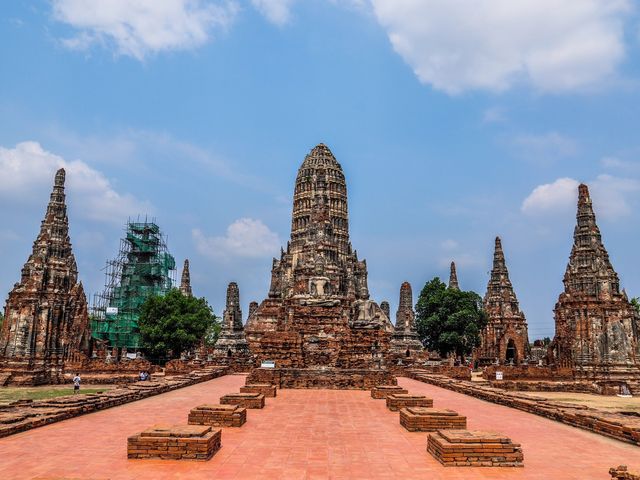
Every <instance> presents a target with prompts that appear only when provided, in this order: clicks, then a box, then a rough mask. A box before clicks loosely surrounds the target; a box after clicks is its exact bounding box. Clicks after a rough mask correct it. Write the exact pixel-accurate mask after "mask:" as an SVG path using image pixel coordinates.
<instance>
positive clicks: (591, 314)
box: [552, 184, 639, 375]
mask: <svg viewBox="0 0 640 480" xmlns="http://www.w3.org/2000/svg"><path fill="white" fill-rule="evenodd" d="M555 321H556V335H555V338H554V341H553V343H552V350H553V352H554V356H555V360H556V361H557V362H558V363H560V364H561V365H564V366H580V367H581V368H591V369H595V370H598V371H599V370H601V369H602V368H603V367H604V368H605V369H606V370H607V371H608V372H609V373H607V375H610V372H611V368H612V367H613V366H615V365H632V364H637V362H638V358H639V352H638V348H639V346H638V333H637V332H638V314H637V313H636V311H635V309H634V308H633V307H632V305H631V304H630V303H629V300H628V299H627V296H626V294H625V293H624V291H621V290H620V281H619V279H618V274H617V273H616V272H615V270H614V269H613V266H612V265H611V261H610V260H609V254H608V253H607V250H606V249H605V247H604V245H603V243H602V236H601V234H600V229H599V228H598V225H597V223H596V216H595V214H594V212H593V205H592V201H591V196H590V195H589V188H588V187H587V186H586V185H584V184H582V185H580V186H579V187H578V209H577V215H576V226H575V229H574V232H573V247H572V248H571V255H570V257H569V263H568V265H567V269H566V271H565V274H564V292H563V293H561V294H560V297H559V298H558V303H557V304H556V307H555Z"/></svg>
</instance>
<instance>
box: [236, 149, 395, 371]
mask: <svg viewBox="0 0 640 480" xmlns="http://www.w3.org/2000/svg"><path fill="white" fill-rule="evenodd" d="M392 330H393V326H392V325H391V322H390V321H389V319H388V317H387V315H385V314H384V313H383V312H382V310H381V309H380V307H379V306H378V305H377V304H376V303H375V302H373V301H371V300H370V299H369V289H368V286H367V264H366V262H365V261H364V260H362V261H361V260H358V255H357V253H356V251H355V250H353V248H352V247H351V242H350V240H349V216H348V209H347V185H346V181H345V177H344V173H343V171H342V167H341V166H340V164H339V163H338V161H337V160H336V158H335V157H334V156H333V153H331V151H330V150H329V148H328V147H327V146H325V145H323V144H320V145H318V146H316V147H315V148H314V149H313V150H311V152H310V153H309V154H308V155H307V156H306V157H305V159H304V161H303V162H302V165H301V166H300V168H299V170H298V175H297V178H296V183H295V190H294V194H293V214H292V221H291V240H290V241H289V242H288V243H287V246H286V250H282V251H281V253H280V258H279V259H274V260H273V266H272V269H271V285H270V287H269V296H268V298H267V299H266V300H264V301H263V302H262V303H261V304H260V306H259V307H258V310H257V311H256V312H255V314H253V315H252V316H251V317H250V319H249V321H248V324H247V327H246V334H247V339H248V341H249V343H250V347H251V351H252V353H253V354H255V355H256V358H257V360H258V361H261V360H273V361H275V362H276V366H279V367H295V368H370V367H373V366H375V367H376V368H378V367H379V366H380V365H381V363H383V358H384V354H385V352H387V351H388V347H389V337H390V333H391V332H392Z"/></svg>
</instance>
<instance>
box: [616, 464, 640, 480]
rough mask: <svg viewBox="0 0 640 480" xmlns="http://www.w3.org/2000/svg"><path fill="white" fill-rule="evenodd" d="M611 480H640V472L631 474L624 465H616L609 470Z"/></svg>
mask: <svg viewBox="0 0 640 480" xmlns="http://www.w3.org/2000/svg"><path fill="white" fill-rule="evenodd" d="M609 475H611V480H640V472H631V471H629V469H627V466H626V465H618V466H617V467H611V468H610V469H609Z"/></svg>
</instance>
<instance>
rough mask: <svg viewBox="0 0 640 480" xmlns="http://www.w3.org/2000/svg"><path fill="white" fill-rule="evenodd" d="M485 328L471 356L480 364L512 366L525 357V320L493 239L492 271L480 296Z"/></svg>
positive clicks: (500, 250)
mask: <svg viewBox="0 0 640 480" xmlns="http://www.w3.org/2000/svg"><path fill="white" fill-rule="evenodd" d="M484 309H485V312H486V313H487V317H488V318H487V326H486V327H485V328H484V329H483V331H482V333H481V345H480V348H479V349H478V350H477V351H476V352H475V357H476V359H477V360H478V362H479V363H480V364H485V365H486V364H490V363H500V364H509V363H513V364H515V365H518V364H520V363H522V362H523V361H524V359H525V358H526V357H527V356H528V351H529V335H528V332H527V320H526V318H525V316H524V313H522V311H520V306H519V304H518V299H517V298H516V294H515V292H514V291H513V285H511V280H510V279H509V271H508V270H507V264H506V262H505V259H504V252H503V250H502V242H501V240H500V237H496V241H495V251H494V254H493V269H492V270H491V277H490V278H489V283H488V285H487V293H486V294H485V296H484Z"/></svg>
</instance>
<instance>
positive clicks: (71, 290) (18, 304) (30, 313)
mask: <svg viewBox="0 0 640 480" xmlns="http://www.w3.org/2000/svg"><path fill="white" fill-rule="evenodd" d="M64 183H65V171H64V169H60V170H58V171H57V172H56V174H55V181H54V186H53V191H52V193H51V197H50V200H49V204H48V206H47V211H46V214H45V217H44V220H43V221H42V223H41V226H40V233H39V234H38V236H37V238H36V240H35V242H34V243H33V251H32V253H31V255H30V256H29V259H28V260H27V262H26V263H25V264H24V267H23V268H22V275H21V278H20V282H18V283H16V284H15V286H14V287H13V289H12V290H11V292H10V293H9V297H8V299H7V303H6V309H5V321H4V324H3V326H2V332H1V333H0V374H2V376H3V383H11V384H21V385H38V384H44V383H58V382H60V381H61V380H62V374H63V366H64V362H65V361H67V360H69V359H72V358H73V357H74V356H77V355H78V353H79V352H84V353H88V350H89V343H90V338H91V333H90V328H89V315H88V310H87V299H86V296H85V293H84V289H83V287H82V283H81V282H79V281H78V268H77V265H76V260H75V257H74V255H73V251H72V249H71V240H70V238H69V219H68V217H67V206H66V203H65V192H64Z"/></svg>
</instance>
